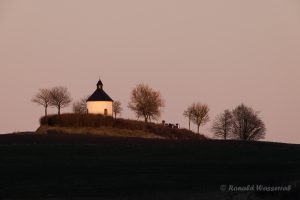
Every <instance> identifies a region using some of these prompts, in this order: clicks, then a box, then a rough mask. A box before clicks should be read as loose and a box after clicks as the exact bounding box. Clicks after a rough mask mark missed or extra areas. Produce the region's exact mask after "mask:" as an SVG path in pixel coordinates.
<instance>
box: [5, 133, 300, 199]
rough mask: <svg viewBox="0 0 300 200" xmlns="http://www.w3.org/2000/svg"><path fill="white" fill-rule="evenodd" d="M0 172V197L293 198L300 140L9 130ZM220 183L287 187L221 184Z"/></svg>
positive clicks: (299, 173) (298, 178)
mask: <svg viewBox="0 0 300 200" xmlns="http://www.w3.org/2000/svg"><path fill="white" fill-rule="evenodd" d="M0 174H1V176H0V177H1V178H0V186H1V187H0V198H4V197H9V198H19V197H28V198H43V199H44V198H75V197H77V198H87V197H89V198H93V197H102V198H105V199H107V198H108V199H124V198H125V197H126V198H130V199H246V198H248V197H249V198H248V199H279V198H281V199H299V198H300V193H299V190H300V189H299V181H300V145H292V144H280V143H268V142H241V141H226V142H224V141H218V140H169V139H144V138H134V137H131V138H128V137H104V136H99V135H94V134H90V135H88V134H34V133H27V134H7V135H0ZM223 184H225V185H230V184H233V185H249V184H263V185H275V186H277V185H291V186H292V190H291V191H289V192H221V191H220V185H223ZM250 197H251V198H250Z"/></svg>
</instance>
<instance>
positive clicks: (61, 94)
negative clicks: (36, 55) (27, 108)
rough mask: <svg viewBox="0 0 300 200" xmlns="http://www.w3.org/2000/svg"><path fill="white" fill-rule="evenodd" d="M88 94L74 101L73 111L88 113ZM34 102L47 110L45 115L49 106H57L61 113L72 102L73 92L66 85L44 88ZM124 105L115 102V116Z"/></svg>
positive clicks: (58, 112)
mask: <svg viewBox="0 0 300 200" xmlns="http://www.w3.org/2000/svg"><path fill="white" fill-rule="evenodd" d="M87 99H88V96H86V97H84V98H82V99H80V100H79V101H76V102H74V103H73V106H72V108H73V112H74V113H77V114H85V113H87V105H86V100H87ZM32 102H34V103H37V104H39V105H42V106H43V107H44V110H45V116H47V114H48V108H49V107H55V108H57V114H58V115H60V113H61V109H62V108H65V107H67V106H69V105H70V104H71V102H72V98H71V94H70V92H69V91H68V89H67V88H66V87H61V86H59V87H53V88H50V89H47V88H43V89H40V90H39V91H38V93H37V94H36V95H35V96H34V97H33V98H32ZM121 112H122V107H121V102H120V101H114V102H113V114H114V116H115V118H116V117H117V115H118V114H121Z"/></svg>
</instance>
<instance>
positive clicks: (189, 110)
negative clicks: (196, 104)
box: [183, 106, 193, 130]
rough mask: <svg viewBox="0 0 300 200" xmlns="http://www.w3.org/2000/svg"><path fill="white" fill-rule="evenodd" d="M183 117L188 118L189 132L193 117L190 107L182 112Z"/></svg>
mask: <svg viewBox="0 0 300 200" xmlns="http://www.w3.org/2000/svg"><path fill="white" fill-rule="evenodd" d="M183 116H184V117H186V118H188V120H189V130H191V120H192V117H193V109H192V106H189V107H188V108H187V109H186V110H185V111H184V112H183Z"/></svg>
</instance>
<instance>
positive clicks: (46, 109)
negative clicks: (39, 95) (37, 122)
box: [45, 106, 47, 117]
mask: <svg viewBox="0 0 300 200" xmlns="http://www.w3.org/2000/svg"><path fill="white" fill-rule="evenodd" d="M45 117H47V106H45Z"/></svg>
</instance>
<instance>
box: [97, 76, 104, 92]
mask: <svg viewBox="0 0 300 200" xmlns="http://www.w3.org/2000/svg"><path fill="white" fill-rule="evenodd" d="M97 89H100V90H102V89H103V83H102V81H101V80H100V78H99V81H98V83H97Z"/></svg>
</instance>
